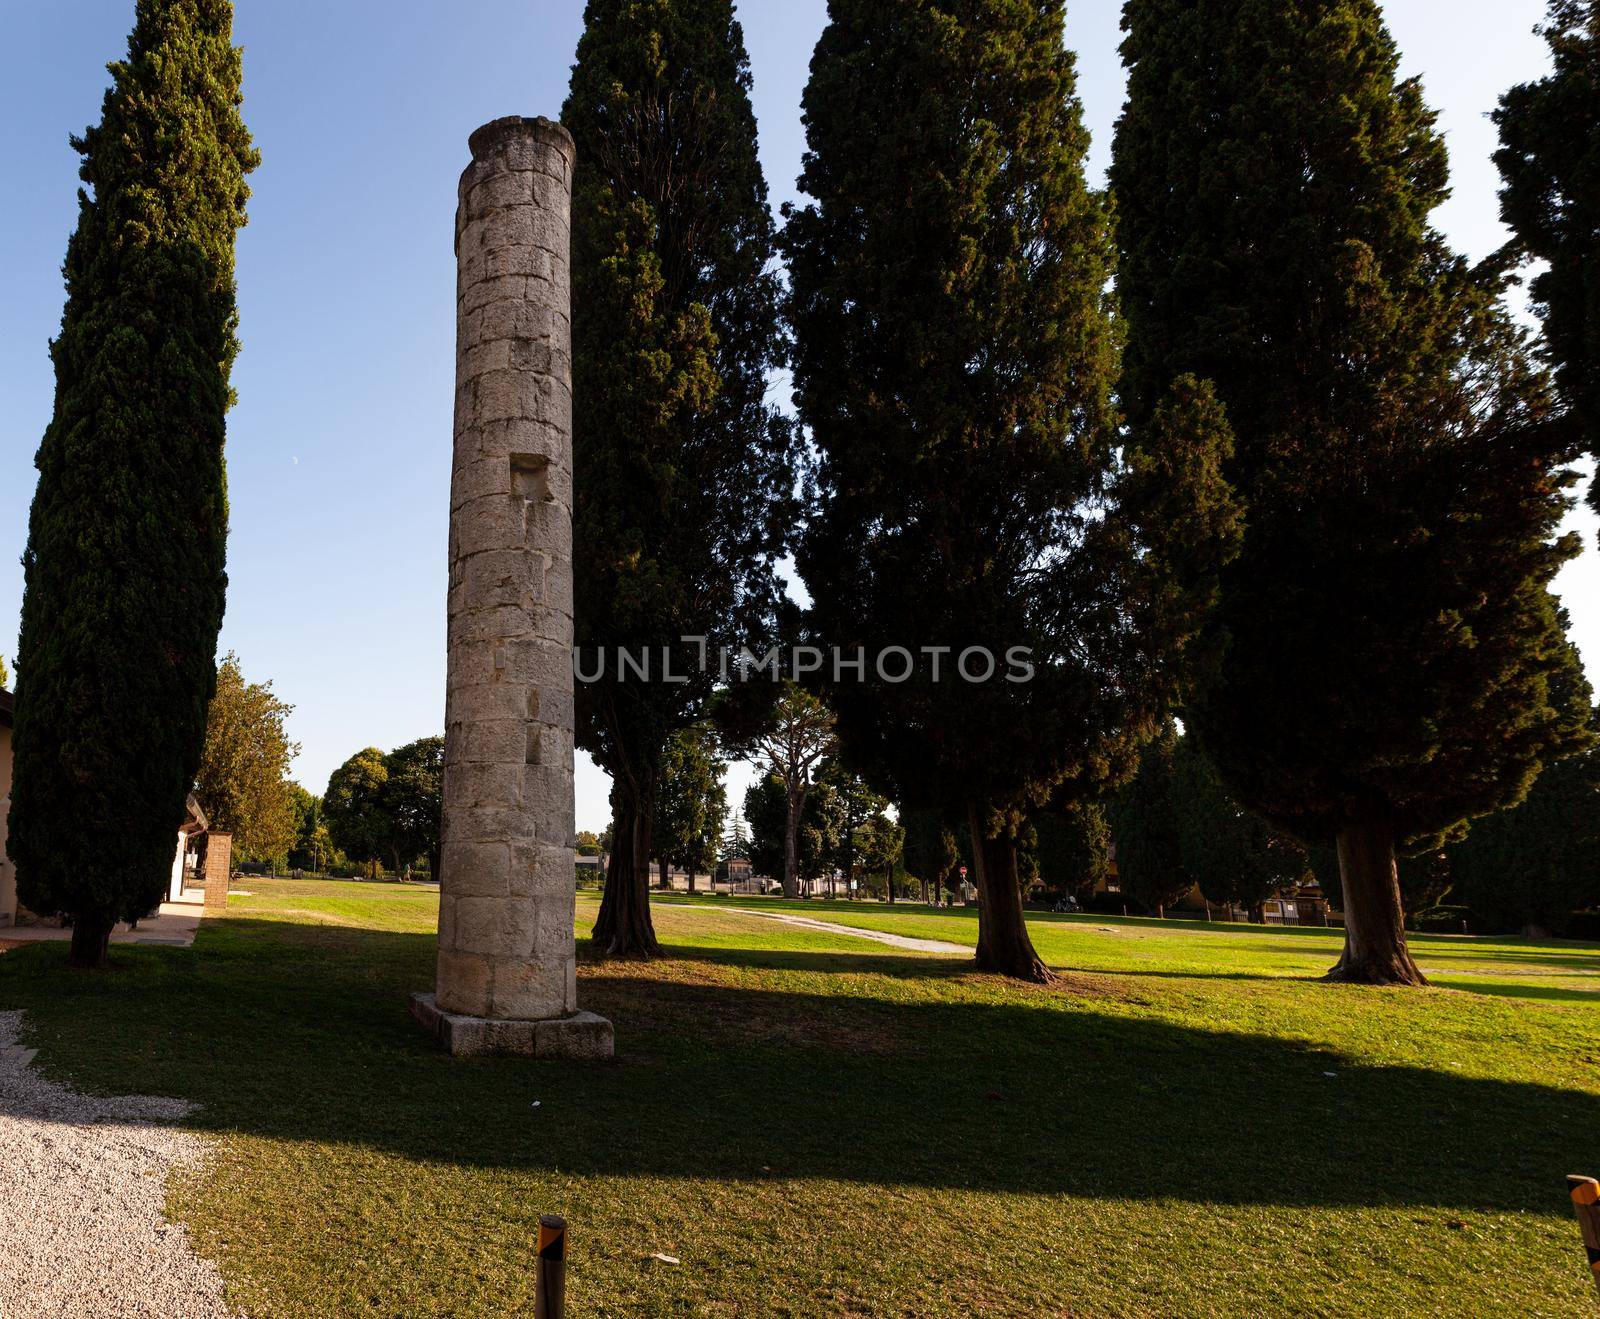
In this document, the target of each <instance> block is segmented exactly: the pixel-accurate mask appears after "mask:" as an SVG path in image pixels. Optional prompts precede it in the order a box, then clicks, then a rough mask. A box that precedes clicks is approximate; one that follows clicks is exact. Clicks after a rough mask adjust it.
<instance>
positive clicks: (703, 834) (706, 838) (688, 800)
mask: <svg viewBox="0 0 1600 1319" xmlns="http://www.w3.org/2000/svg"><path fill="white" fill-rule="evenodd" d="M717 755H718V745H717V737H716V733H715V731H714V730H713V729H712V728H711V727H710V725H709V724H705V723H699V724H692V725H690V726H689V727H688V728H685V729H681V730H680V731H679V732H677V733H675V734H674V735H673V736H672V738H671V739H670V740H669V741H668V743H667V750H666V754H665V755H664V756H663V757H662V761H661V794H660V796H659V797H658V798H657V799H656V827H655V845H656V851H657V855H658V856H659V857H660V859H661V861H662V862H663V863H664V865H665V866H666V867H668V868H669V869H670V867H671V866H672V864H673V863H676V864H678V865H681V866H682V867H683V868H684V870H685V872H686V873H687V874H688V876H689V887H690V888H691V889H693V888H694V877H695V876H696V875H697V874H709V873H711V871H712V869H713V868H714V867H715V866H716V864H717V853H718V849H719V848H720V847H721V844H722V826H723V822H724V821H725V820H726V819H727V815H728V789H727V787H726V786H725V785H724V784H723V782H722V776H723V773H724V771H725V769H726V766H725V765H724V764H723V763H722V762H721V761H720V760H719V759H718V758H717Z"/></svg>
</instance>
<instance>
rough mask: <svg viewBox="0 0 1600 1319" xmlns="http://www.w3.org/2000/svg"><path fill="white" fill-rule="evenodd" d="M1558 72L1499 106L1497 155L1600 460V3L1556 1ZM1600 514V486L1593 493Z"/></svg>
mask: <svg viewBox="0 0 1600 1319" xmlns="http://www.w3.org/2000/svg"><path fill="white" fill-rule="evenodd" d="M1543 31H1544V38H1545V40H1546V41H1547V42H1548V43H1549V45H1550V53H1551V56H1552V57H1553V60H1554V69H1553V70H1552V72H1551V74H1550V76H1549V77H1548V78H1542V79H1540V80H1539V81H1538V82H1531V83H1524V84H1523V85H1522V86H1520V87H1513V88H1512V89H1511V90H1510V91H1509V92H1507V93H1506V94H1505V96H1504V97H1503V98H1502V99H1501V101H1500V108H1499V110H1498V111H1497V112H1496V113H1495V117H1494V118H1495V123H1497V124H1498V125H1499V126H1500V143H1501V148H1500V150H1499V151H1498V152H1497V153H1496V154H1495V158H1494V159H1495V164H1497V165H1498V166H1499V167H1500V174H1501V177H1502V178H1503V179H1504V180H1505V188H1504V189H1503V190H1502V191H1501V193H1500V215H1501V218H1502V219H1504V220H1505V222H1506V224H1507V225H1508V226H1510V228H1511V231H1512V235H1513V238H1512V243H1511V247H1510V255H1511V256H1513V257H1514V258H1518V259H1530V258H1531V259H1533V260H1536V261H1542V262H1545V263H1546V266H1545V269H1544V270H1543V271H1541V272H1540V273H1539V274H1538V275H1536V276H1534V279H1533V282H1532V284H1531V292H1532V294H1533V301H1534V306H1535V307H1536V308H1537V309H1538V311H1539V314H1540V316H1541V318H1542V319H1543V321H1544V350H1545V355H1546V357H1547V358H1548V360H1549V361H1550V363H1551V364H1552V365H1553V366H1554V367H1555V373H1556V383H1557V385H1558V386H1559V388H1560V391H1561V397H1562V400H1563V401H1564V402H1565V403H1566V404H1567V406H1569V407H1570V408H1572V409H1573V411H1574V412H1575V413H1576V414H1577V417H1578V420H1579V424H1580V425H1581V426H1582V427H1583V431H1584V436H1585V440H1586V442H1587V444H1588V447H1589V451H1590V452H1591V453H1594V454H1596V455H1597V456H1600V3H1596V0H1551V5H1550V15H1549V19H1548V21H1547V22H1546V24H1545V27H1544V29H1543ZM1590 500H1591V502H1592V503H1593V504H1594V506H1595V508H1596V509H1597V510H1600V482H1597V483H1596V484H1595V486H1594V487H1593V489H1592V491H1591V493H1590Z"/></svg>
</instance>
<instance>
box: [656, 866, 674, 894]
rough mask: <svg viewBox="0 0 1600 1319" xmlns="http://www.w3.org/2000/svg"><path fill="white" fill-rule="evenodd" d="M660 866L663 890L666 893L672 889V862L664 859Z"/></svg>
mask: <svg viewBox="0 0 1600 1319" xmlns="http://www.w3.org/2000/svg"><path fill="white" fill-rule="evenodd" d="M658 864H659V866H660V873H661V888H662V891H663V892H664V891H666V890H667V889H669V888H671V887H672V862H670V861H669V860H667V858H666V857H662V858H661V859H660V861H659V862H658Z"/></svg>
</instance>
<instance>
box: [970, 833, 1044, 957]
mask: <svg viewBox="0 0 1600 1319" xmlns="http://www.w3.org/2000/svg"><path fill="white" fill-rule="evenodd" d="M987 815H988V812H987V811H986V810H984V809H983V808H981V807H979V806H976V805H974V806H973V807H971V808H970V809H969V811H968V820H969V822H970V825H971V832H972V860H973V864H974V866H975V867H976V869H977V872H978V875H977V879H978V956H977V963H978V969H979V970H980V971H995V972H998V973H999V974H1000V975H1004V976H1011V977H1013V978H1014V979H1017V980H1030V981H1032V982H1033V983H1034V984H1039V985H1045V984H1049V983H1050V982H1051V981H1052V980H1053V979H1055V977H1054V976H1052V975H1051V974H1050V969H1049V968H1048V967H1047V966H1045V964H1044V962H1043V961H1042V960H1041V959H1040V957H1039V954H1038V953H1037V952H1035V951H1034V948H1033V940H1032V939H1031V938H1030V937H1029V935H1028V923H1027V921H1026V920H1024V919H1023V915H1022V883H1021V880H1020V879H1019V877H1018V875H1017V844H1016V839H1015V838H1013V837H1012V836H1011V834H1010V832H1009V831H1008V830H1002V831H1001V833H1000V834H999V835H998V836H997V837H994V838H987V837H985V836H984V835H985V834H986V832H987V830H986V829H985V828H984V823H983V822H984V820H985V817H986V816H987Z"/></svg>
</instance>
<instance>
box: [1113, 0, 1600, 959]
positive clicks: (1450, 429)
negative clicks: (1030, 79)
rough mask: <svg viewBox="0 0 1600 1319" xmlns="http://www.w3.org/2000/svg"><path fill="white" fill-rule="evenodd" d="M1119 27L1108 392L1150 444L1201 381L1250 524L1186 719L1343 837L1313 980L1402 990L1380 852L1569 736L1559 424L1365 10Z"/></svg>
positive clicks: (1253, 796) (1392, 898)
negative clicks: (1226, 433) (1187, 388)
mask: <svg viewBox="0 0 1600 1319" xmlns="http://www.w3.org/2000/svg"><path fill="white" fill-rule="evenodd" d="M1124 30H1125V32H1126V34H1127V35H1126V40H1125V42H1124V45H1123V53H1124V57H1125V60H1126V62H1127V64H1128V66H1129V70H1130V81H1129V98H1128V103H1127V106H1126V108H1125V110H1124V113H1123V116H1122V118H1121V120H1120V121H1119V123H1118V126H1117V133H1116V140H1115V143H1114V150H1113V164H1112V170H1111V183H1112V187H1113V189H1114V192H1115V195H1116V200H1117V213H1118V234H1119V238H1120V241H1121V245H1122V249H1123V250H1122V259H1121V265H1120V269H1119V275H1118V288H1119V292H1120V295H1121V301H1122V307H1123V312H1124V318H1125V322H1126V325H1127V329H1128V346H1127V354H1126V363H1125V372H1124V377H1123V389H1122V399H1123V402H1124V406H1125V407H1126V409H1127V412H1128V420H1129V423H1130V430H1131V434H1132V436H1133V437H1134V441H1135V443H1141V442H1143V443H1145V444H1146V446H1147V447H1148V445H1149V444H1151V443H1154V441H1153V440H1150V439H1148V438H1145V439H1143V440H1142V439H1141V437H1149V436H1151V435H1152V433H1153V432H1154V431H1156V430H1158V429H1159V424H1160V423H1159V418H1160V411H1161V407H1162V401H1163V400H1164V399H1165V397H1166V396H1167V394H1168V391H1169V390H1170V388H1171V384H1172V382H1173V381H1174V380H1176V379H1182V378H1199V379H1202V380H1204V381H1207V382H1209V383H1210V385H1211V386H1213V387H1214V389H1215V394H1216V398H1217V400H1218V401H1219V402H1220V404H1221V406H1222V407H1223V408H1224V409H1225V412H1226V420H1227V423H1228V425H1229V426H1230V427H1231V430H1232V432H1233V436H1234V442H1235V447H1234V452H1233V455H1232V456H1231V458H1230V459H1229V460H1228V462H1227V464H1226V466H1225V469H1224V474H1225V476H1226V477H1227V479H1228V480H1229V481H1230V482H1232V484H1233V485H1234V487H1235V489H1236V491H1237V492H1238V495H1239V497H1240V498H1241V500H1242V502H1243V504H1244V507H1245V515H1246V526H1247V531H1246V535H1245V538H1244V544H1243V549H1242V552H1241V554H1240V555H1239V557H1238V559H1237V560H1236V561H1235V562H1234V563H1233V564H1232V565H1231V566H1230V567H1229V568H1228V570H1227V571H1226V573H1225V574H1224V580H1223V589H1222V595H1221V601H1220V607H1219V609H1218V610H1217V612H1216V614H1215V615H1214V620H1213V621H1214V629H1215V634H1216V636H1217V637H1218V638H1219V639H1220V638H1225V639H1226V641H1227V643H1228V647H1229V649H1228V659H1227V663H1226V664H1225V665H1224V666H1222V667H1221V668H1220V669H1218V670H1217V675H1218V676H1217V679H1216V681H1214V682H1212V683H1210V684H1208V685H1207V686H1206V687H1205V688H1203V689H1202V690H1201V691H1199V692H1198V693H1197V694H1196V696H1195V698H1194V699H1192V700H1191V701H1190V702H1189V703H1188V705H1187V707H1186V710H1185V715H1184V719H1185V723H1186V725H1187V726H1189V727H1191V728H1193V729H1194V730H1196V731H1197V732H1198V733H1199V735H1200V738H1201V741H1202V743H1203V744H1204V746H1205V748H1206V750H1207V752H1208V753H1209V754H1210V756H1211V757H1212V759H1213V761H1214V762H1215V764H1216V766H1217V768H1218V770H1219V772H1220V773H1221V775H1222V777H1223V779H1224V780H1225V781H1226V782H1227V784H1228V785H1229V788H1230V789H1231V790H1232V791H1233V792H1234V793H1235V794H1237V796H1238V797H1239V798H1240V800H1241V801H1243V802H1244V803H1245V804H1246V805H1248V806H1250V807H1251V808H1252V809H1254V810H1256V811H1258V812H1260V813H1261V814H1263V815H1264V816H1265V817H1266V818H1267V819H1269V820H1270V821H1272V822H1273V823H1274V824H1275V825H1276V826H1277V827H1279V828H1281V829H1283V830H1285V831H1287V832H1290V833H1293V834H1295V835H1296V836H1298V837H1300V838H1301V839H1303V840H1305V841H1308V842H1333V841H1334V840H1335V839H1337V840H1338V846H1339V849H1340V855H1341V861H1342V864H1343V866H1344V868H1345V875H1344V885H1343V887H1344V892H1345V913H1346V947H1345V953H1344V956H1343V957H1342V958H1341V961H1340V964H1339V966H1338V967H1337V968H1335V971H1334V973H1333V974H1334V976H1335V977H1337V978H1342V979H1350V980H1359V981H1383V982H1417V981H1420V980H1421V973H1420V972H1419V971H1418V970H1417V969H1416V966H1415V963H1414V962H1412V960H1411V958H1410V956H1409V954H1408V953H1407V951H1406V949H1405V943H1404V934H1403V928H1402V913H1401V910H1400V900H1399V891H1398V882H1397V878H1396V874H1395V852H1396V849H1399V850H1402V851H1416V850H1425V849H1428V848H1430V847H1437V846H1438V845H1439V844H1440V842H1441V841H1442V839H1443V838H1444V837H1445V836H1446V835H1448V834H1450V833H1452V832H1455V831H1458V830H1459V829H1460V827H1461V826H1462V824H1463V822H1464V821H1466V820H1467V819H1469V818H1470V817H1473V816H1477V815H1482V814H1485V813H1487V812H1489V811H1492V810H1495V809H1498V808H1499V807H1501V806H1503V805H1506V804H1508V803H1510V802H1514V801H1516V800H1517V799H1518V798H1519V797H1520V796H1521V795H1522V793H1523V792H1525V791H1526V789H1527V787H1528V785H1529V783H1530V782H1532V780H1533V777H1534V776H1535V775H1536V774H1537V772H1538V769H1539V767H1540V765H1541V764H1543V763H1544V762H1545V761H1547V760H1549V759H1552V758H1554V757H1556V756H1558V755H1560V754H1562V753H1564V752H1565V751H1567V750H1570V749H1572V747H1573V746H1574V745H1575V741H1576V740H1577V739H1579V738H1580V736H1581V729H1580V727H1579V725H1578V724H1577V723H1576V722H1575V721H1574V719H1573V717H1572V714H1571V712H1570V711H1567V710H1563V709H1558V708H1556V707H1555V706H1554V705H1553V704H1552V702H1551V699H1550V691H1551V687H1552V683H1554V682H1555V681H1556V680H1557V678H1558V675H1559V673H1560V672H1561V671H1562V670H1563V669H1564V668H1566V667H1567V666H1568V664H1569V663H1570V661H1569V658H1568V656H1567V652H1566V649H1565V647H1564V645H1563V644H1562V636H1561V630H1560V626H1559V623H1558V621H1557V617H1556V609H1555V604H1554V601H1553V599H1552V598H1551V596H1550V594H1549V591H1548V589H1547V588H1548V586H1549V584H1550V582H1551V580H1552V578H1553V576H1554V574H1555V573H1556V571H1557V570H1558V569H1559V568H1560V566H1561V565H1562V563H1564V562H1565V561H1566V560H1567V559H1568V558H1570V557H1571V556H1572V555H1573V554H1574V553H1575V552H1576V550H1577V545H1576V543H1575V542H1574V541H1573V540H1572V539H1571V538H1570V537H1568V538H1561V537H1559V536H1558V535H1557V528H1558V525H1559V523H1560V520H1561V518H1562V515H1563V513H1564V512H1565V509H1566V506H1567V502H1568V501H1567V499H1566V498H1565V496H1564V493H1563V492H1564V490H1565V489H1566V487H1567V486H1568V485H1569V483H1570V478H1569V477H1568V476H1567V475H1566V474H1565V473H1564V472H1563V469H1562V463H1563V462H1565V461H1566V460H1567V459H1568V458H1569V457H1570V456H1572V454H1573V453H1574V451H1575V432H1574V429H1573V427H1571V426H1570V425H1568V424H1566V423H1565V421H1564V419H1563V418H1561V417H1560V416H1558V415H1557V413H1556V411H1555V409H1554V407H1553V403H1552V400H1551V397H1550V394H1549V390H1548V388H1547V384H1546V381H1545V380H1544V378H1543V377H1542V376H1541V374H1540V373H1539V372H1538V371H1537V370H1536V369H1535V368H1534V367H1533V366H1532V365H1531V364H1530V363H1529V361H1528V360H1527V357H1526V355H1525V353H1524V352H1523V349H1522V347H1521V344H1520V337H1519V334H1518V332H1517V331H1516V330H1515V328H1514V327H1513V326H1512V324H1511V323H1510V321H1509V318H1508V316H1507V315H1506V313H1505V311H1504V309H1503V307H1502V305H1501V303H1500V301H1499V294H1500V292H1501V284H1500V281H1499V278H1498V276H1496V275H1495V273H1494V272H1493V270H1492V269H1487V268H1483V269H1474V268H1471V267H1469V266H1468V265H1467V263H1466V262H1465V261H1464V260H1462V259H1461V258H1460V257H1458V256H1456V255H1455V254H1453V253H1452V252H1450V251H1449V250H1448V248H1447V246H1446V244H1445V243H1444V241H1443V239H1442V238H1441V237H1440V235H1439V234H1438V233H1437V232H1436V231H1435V230H1434V229H1433V228H1432V227H1431V225H1430V223H1429V214H1430V212H1431V211H1432V210H1433V209H1434V207H1435V206H1437V205H1438V204H1439V203H1440V202H1441V201H1442V200H1443V199H1444V197H1445V196H1446V195H1447V190H1448V169H1447V160H1446V153H1445V147H1444V142H1443V139H1442V137H1441V136H1440V134H1439V133H1438V131H1437V129H1436V127H1435V123H1434V115H1433V113H1432V111H1430V110H1429V109H1428V107H1427V105H1426V104H1425V102H1424V100H1423V96H1422V89H1421V87H1420V85H1419V83H1418V82H1417V81H1416V80H1414V79H1412V80H1402V79H1401V78H1400V77H1399V74H1398V66H1399V54H1398V52H1397V50H1396V49H1395V45H1394V42H1393V40H1392V39H1391V38H1390V36H1389V33H1388V31H1387V30H1386V29H1385V27H1384V25H1383V21H1382V17H1381V14H1380V12H1379V8H1378V5H1377V4H1376V3H1375V0H1328V2H1327V3H1320V4H1316V5H1309V6H1307V5H1299V6H1296V5H1261V4H1256V3H1253V2H1252V0H1199V2H1198V3H1197V2H1195V0H1129V4H1128V6H1127V9H1126V12H1125V16H1124Z"/></svg>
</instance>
